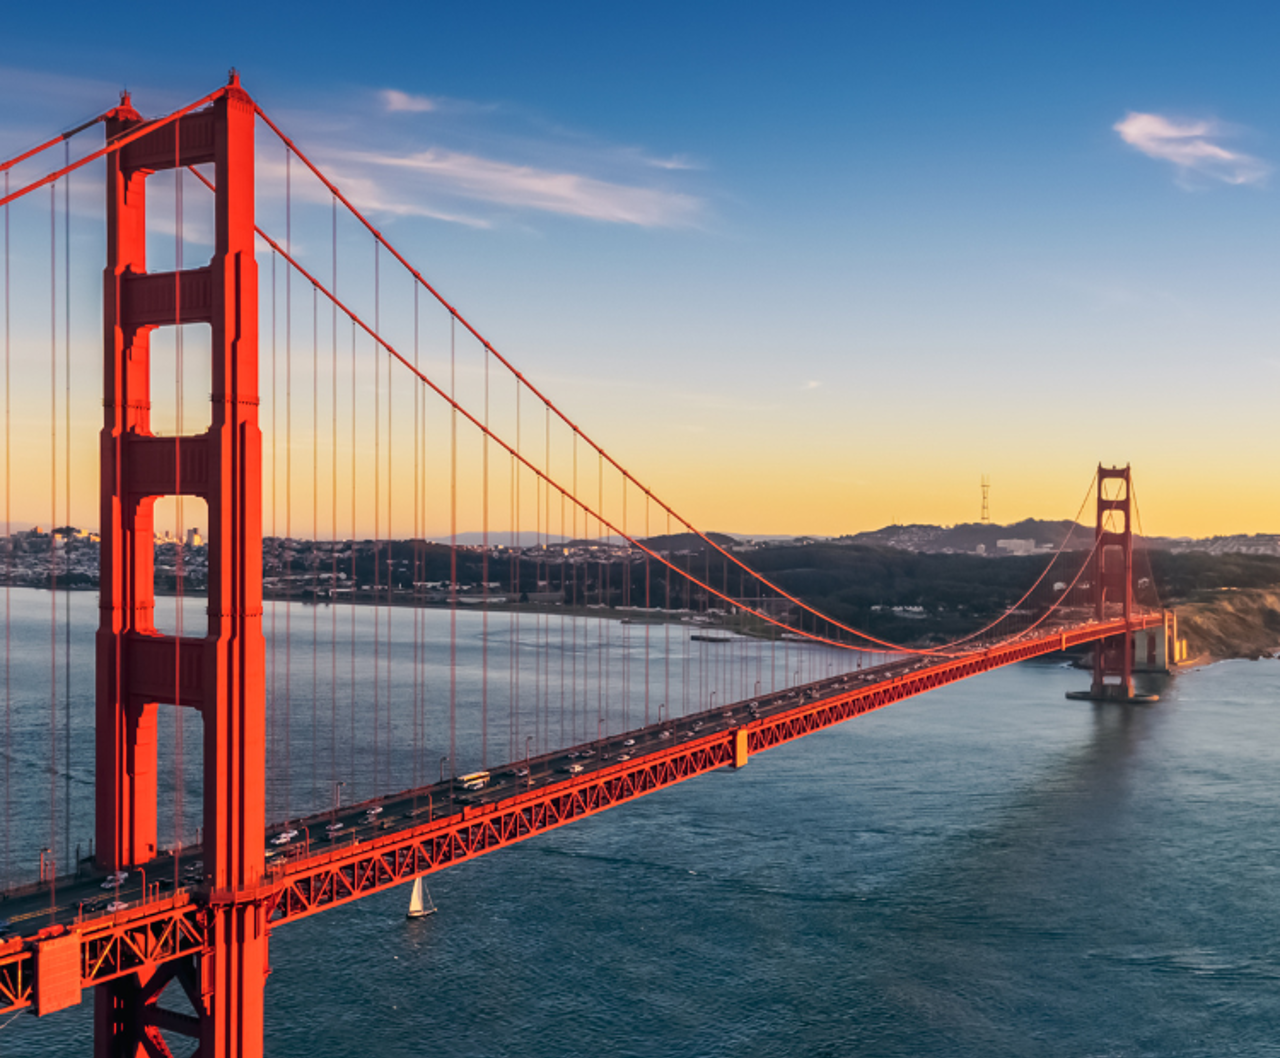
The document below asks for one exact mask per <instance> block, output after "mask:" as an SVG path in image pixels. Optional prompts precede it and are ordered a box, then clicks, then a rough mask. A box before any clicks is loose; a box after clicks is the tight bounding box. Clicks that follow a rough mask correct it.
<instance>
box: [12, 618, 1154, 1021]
mask: <svg viewBox="0 0 1280 1058" xmlns="http://www.w3.org/2000/svg"><path fill="white" fill-rule="evenodd" d="M1161 621H1162V617H1161V615H1160V614H1159V613H1154V614H1143V615H1138V616H1135V617H1134V618H1133V619H1132V620H1131V621H1130V622H1129V623H1128V625H1127V626H1126V623H1125V622H1124V620H1123V619H1116V620H1111V621H1107V622H1102V623H1097V622H1085V623H1080V624H1073V625H1061V626H1057V627H1054V628H1053V629H1051V630H1046V629H1042V630H1039V631H1038V632H1036V633H1033V634H1032V635H1029V636H1026V637H1022V638H1017V639H1013V640H1007V641H1003V642H1001V643H999V644H997V645H995V646H992V647H988V648H985V649H977V650H973V651H970V652H968V653H965V654H962V655H958V656H954V657H920V656H912V657H908V658H903V659H900V660H895V661H891V662H889V663H887V664H884V665H879V666H876V667H874V668H868V669H865V670H861V671H858V672H854V673H848V674H844V675H838V676H833V677H830V678H827V679H822V680H818V681H816V682H813V683H809V684H805V685H803V686H800V687H796V688H791V689H788V690H784V691H779V692H776V693H770V694H764V695H760V696H758V697H755V698H751V699H747V700H744V701H739V702H735V703H732V704H731V705H728V706H724V707H716V708H714V709H709V710H706V711H704V712H701V713H696V714H690V715H688V716H684V717H679V718H671V719H663V720H662V721H661V722H660V723H657V724H651V725H649V726H648V727H645V728H642V729H639V730H636V731H632V732H628V733H624V734H619V735H614V736H609V737H607V738H604V739H601V740H598V741H596V742H591V743H587V744H584V745H581V746H577V747H573V748H571V749H567V750H560V751H556V752H554V753H550V754H546V755H543V756H539V757H533V758H531V759H529V760H528V761H520V762H517V763H515V764H508V765H506V766H504V767H502V768H498V769H494V770H493V771H492V772H491V775H492V778H491V780H490V782H489V783H488V784H487V785H485V786H484V787H483V788H482V789H477V790H472V791H466V790H462V789H460V788H459V787H458V786H457V785H456V783H455V782H454V781H452V780H449V781H445V782H443V783H436V784H433V785H431V786H426V787H422V788H419V789H416V790H409V791H404V792H402V793H399V794H392V795H390V796H387V797H383V798H379V799H377V800H374V801H366V802H362V803H360V804H354V805H348V806H344V807H342V808H340V809H338V810H335V811H330V812H324V813H320V814H317V815H314V816H311V817H308V818H306V819H303V820H300V821H298V822H296V823H293V824H291V825H289V826H288V827H286V826H285V825H283V824H281V825H277V826H274V827H272V828H269V829H268V831H267V834H268V839H271V838H274V837H277V836H278V835H280V834H281V833H282V832H283V831H284V830H286V829H290V830H296V831H297V832H298V834H297V837H295V838H293V839H291V840H290V841H289V842H288V843H287V844H282V845H273V844H269V845H268V846H267V852H268V857H269V858H268V864H267V876H266V878H264V880H263V884H262V885H261V887H260V888H259V889H258V890H257V891H256V892H255V893H253V894H251V895H250V898H251V899H254V900H255V901H257V902H258V903H259V904H260V906H261V909H262V913H263V915H264V917H265V920H266V921H267V922H268V923H269V924H270V926H274V925H277V924H279V923H281V922H285V921H292V920H294V919H297V918H302V917H304V916H306V915H310V914H313V913H315V912H317V911H321V910H324V909H326V908H329V907H335V906H337V905H339V904H343V903H348V902H350V901H352V900H356V899H359V898H361V897H363V896H367V895H369V894H370V893H373V892H378V891H381V890H384V889H388V888H392V887H394V886H397V885H401V884H403V883H405V882H408V881H410V880H412V879H413V878H415V877H418V876H420V875H424V874H428V873H431V872H433V871H436V870H439V869H441V868H443V867H446V866H449V865H450V864H453V863H458V862H461V861H462V860H466V859H472V858H474V857H475V856H479V855H483V854H484V853H486V852H492V851H494V850H495V849H497V848H501V847H503V846H505V845H509V844H512V843H513V842H515V841H519V840H523V839H524V838H527V837H530V836H532V835H534V834H538V833H542V832H544V831H546V830H549V829H552V828H554V827H557V826H562V825H564V824H565V823H569V822H572V821H574V820H576V819H580V818H583V817H584V816H587V815H593V814H595V813H596V812H600V811H603V810H604V809H606V808H610V807H613V806H614V805H617V804H621V803H622V802H624V801H628V800H633V799H634V798H636V797H640V796H643V795H644V794H646V793H651V792H653V791H654V790H658V789H661V788H663V787H666V786H670V785H673V784H674V783H677V782H681V781H683V780H685V779H688V778H692V777H693V776H694V775H699V774H702V773H704V772H707V771H711V770H714V769H715V768H720V767H724V766H738V767H740V766H742V765H743V764H745V763H746V761H747V759H748V758H749V757H750V756H751V755H752V754H754V753H758V752H761V751H762V750H764V749H769V748H771V747H773V746H776V745H780V744H782V743H783V742H787V741H791V740H792V739H795V738H799V737H802V736H803V735H806V734H810V733H812V732H813V731H817V730H821V729H822V728H825V727H829V726H831V725H833V724H836V723H841V722H843V721H844V720H847V719H850V718H851V717H854V716H859V715H862V714H863V713H867V712H870V711H872V710H874V709H879V708H882V707H883V706H886V705H890V704H892V703H893V702H897V701H901V700H903V699H904V698H908V697H912V696H914V695H917V694H921V693H923V692H925V691H928V690H932V689H934V688H935V687H940V686H944V685H946V684H948V683H953V682H956V681H957V680H960V679H965V678H967V677H969V676H973V675H978V674H979V673H982V672H987V671H990V670H991V669H994V668H999V667H1002V666H1004V665H1008V664H1012V663H1014V662H1017V661H1022V660H1025V659H1027V658H1032V657H1038V656H1043V655H1045V654H1049V653H1053V652H1055V651H1058V650H1062V649H1066V648H1067V647H1071V646H1077V645H1081V644H1084V643H1089V642H1093V641H1095V640H1097V639H1102V638H1105V637H1107V636H1110V635H1116V634H1119V633H1122V632H1124V631H1126V630H1127V631H1129V632H1132V631H1136V630H1137V629H1140V628H1147V627H1152V626H1155V625H1158V624H1160V623H1161ZM371 810H372V811H371ZM334 824H341V827H340V828H339V827H334V826H333V825H334ZM201 867H202V864H201V863H200V850H199V849H198V848H194V849H190V850H184V853H183V856H182V859H181V860H180V861H179V866H178V870H177V873H178V877H177V878H175V864H174V859H173V857H172V855H164V856H161V857H158V858H156V859H154V860H152V861H151V862H150V863H147V864H144V865H141V866H140V867H138V868H135V869H132V870H130V871H129V872H128V876H127V878H125V879H123V880H122V881H121V882H120V883H119V884H112V883H111V882H110V881H109V880H108V878H107V876H106V875H105V873H104V872H102V871H100V870H97V869H96V868H94V867H92V866H91V865H90V864H88V863H85V864H82V865H81V872H80V875H79V876H78V877H77V876H67V877H61V878H58V879H57V880H56V882H55V884H54V885H53V886H52V887H50V886H49V885H48V883H45V884H44V885H42V886H28V887H25V890H23V891H17V892H13V893H12V894H11V895H8V896H6V897H5V898H4V900H3V902H0V916H3V922H2V923H0V931H2V932H0V1016H3V1015H4V1014H5V1013H6V1012H7V1011H10V1010H15V1009H19V1008H21V1007H24V1006H28V1005H32V1004H34V1005H35V1006H36V1010H37V1013H41V1014H43V1013H49V1012H51V1011H52V1010H55V1009H61V1007H62V1006H65V1005H68V1002H67V1000H66V999H65V998H64V999H57V998H54V997H53V995H52V992H53V990H52V989H48V990H46V991H47V992H48V993H49V995H47V996H42V994H41V990H40V989H39V987H38V983H37V982H38V979H39V978H40V977H41V976H42V974H41V968H42V962H43V963H47V965H48V968H50V971H51V969H52V967H53V966H54V964H55V961H56V959H65V956H64V955H59V956H56V957H55V954H54V949H55V948H59V949H61V950H62V951H64V952H65V951H67V950H68V949H69V948H70V946H72V945H73V944H78V948H79V971H80V987H81V989H84V988H89V987H91V986H92V985H95V984H100V983H102V982H103V981H107V980H111V979H113V978H115V977H119V976H123V975H125V974H128V973H131V972H133V971H135V970H137V969H139V968H140V967H146V966H154V965H157V964H159V963H162V962H166V961H168V960H171V959H175V958H181V957H183V956H185V955H189V954H192V953H194V952H199V951H201V950H203V948H204V932H205V922H204V916H203V913H202V909H203V908H204V907H206V906H208V905H209V904H217V903H220V902H222V901H224V900H226V899H228V898H229V894H224V893H219V892H210V891H209V889H208V887H207V886H206V885H205V879H204V878H203V875H202V871H201ZM144 885H145V887H146V894H145V899H144V893H143V887H144ZM6 937H7V938H8V939H4V938H6ZM73 937H74V938H75V941H74V942H73V941H72V940H71V938H73ZM46 952H47V953H48V955H47V957H46V958H43V959H42V955H44V953H46ZM73 1001H74V1000H73Z"/></svg>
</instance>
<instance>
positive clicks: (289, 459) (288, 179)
mask: <svg viewBox="0 0 1280 1058" xmlns="http://www.w3.org/2000/svg"><path fill="white" fill-rule="evenodd" d="M292 157H293V155H292V152H290V151H285V155H284V179H285V191H284V217H285V221H284V223H285V247H286V248H287V250H288V253H289V256H290V257H292V256H293V175H292V172H293V171H292V169H291V168H290V166H291V164H292V161H291V160H292ZM284 536H285V539H284V547H283V549H282V552H281V553H282V556H283V565H284V569H283V575H284V774H283V776H282V778H283V780H284V816H285V818H286V819H288V818H289V806H290V804H291V803H292V797H291V795H292V793H293V766H292V762H293V737H292V735H293V733H292V730H291V729H292V723H291V721H292V715H291V714H292V711H293V710H292V705H293V700H292V699H293V695H292V690H293V686H292V677H293V269H292V268H286V269H285V273H284Z"/></svg>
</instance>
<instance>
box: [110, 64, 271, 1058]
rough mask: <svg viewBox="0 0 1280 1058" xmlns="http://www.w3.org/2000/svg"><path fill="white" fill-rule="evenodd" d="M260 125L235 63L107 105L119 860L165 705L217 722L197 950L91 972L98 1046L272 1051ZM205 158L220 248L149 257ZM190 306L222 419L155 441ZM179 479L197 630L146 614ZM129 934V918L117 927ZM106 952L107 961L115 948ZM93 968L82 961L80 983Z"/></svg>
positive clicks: (113, 824) (115, 854)
mask: <svg viewBox="0 0 1280 1058" xmlns="http://www.w3.org/2000/svg"><path fill="white" fill-rule="evenodd" d="M254 124H255V115H254V105H253V101H252V99H250V98H249V96H248V95H247V94H246V93H245V92H244V91H242V90H241V89H240V88H239V86H238V84H237V83H236V82H235V80H234V79H233V81H232V84H231V86H230V87H228V88H226V89H223V90H222V91H221V92H219V93H218V94H217V97H216V98H215V99H214V101H213V103H212V105H211V106H210V107H208V108H207V109H205V110H198V111H194V112H191V113H185V114H184V115H183V116H180V117H178V118H177V119H176V120H170V121H166V122H162V123H156V124H155V125H154V127H152V128H151V129H150V131H148V130H147V126H146V123H144V122H143V121H142V118H141V117H140V116H139V115H138V113H137V112H136V111H134V110H133V109H132V108H128V107H123V106H122V107H120V108H117V110H115V111H113V112H112V113H111V115H110V116H109V117H108V119H107V129H108V136H109V137H112V138H114V139H115V140H116V142H118V143H123V144H125V146H123V147H122V148H121V149H118V150H115V151H114V152H112V153H110V154H109V155H108V162H107V166H108V171H107V231H108V251H107V252H108V259H107V272H106V295H105V336H106V342H105V352H106V357H105V359H106V372H105V400H104V407H105V412H104V425H103V431H102V515H101V517H102V520H101V527H102V565H101V570H102V572H101V578H102V579H101V589H100V591H101V621H100V626H99V632H98V646H97V652H98V655H97V660H98V677H97V679H98V684H97V688H98V690H97V695H98V705H97V710H98V713H97V768H98V771H97V840H98V855H99V859H100V862H101V865H102V866H104V867H106V868H107V869H109V870H115V869H119V868H121V867H125V866H129V865H133V864H141V863H145V862H147V861H149V860H151V859H152V858H153V857H154V856H155V854H156V810H157V805H156V715H157V709H158V708H159V706H160V705H161V704H170V705H182V706H189V707H194V708H196V709H198V710H199V711H200V713H201V716H202V719H203V721H204V825H203V831H204V849H203V856H204V868H205V884H206V885H207V887H208V889H209V891H210V893H211V896H210V899H209V902H208V906H207V909H206V910H205V912H203V914H202V916H201V919H200V937H201V944H200V947H199V956H198V958H193V960H192V963H191V966H190V967H189V969H186V970H183V971H182V974H181V975H180V979H179V978H175V977H174V975H172V974H169V975H168V976H166V975H163V974H161V975H159V976H157V974H156V972H154V965H153V963H154V959H152V958H150V957H149V956H147V955H146V951H147V950H150V946H152V945H153V942H154V944H156V945H159V947H157V948H156V949H155V950H158V951H168V950H169V949H166V948H165V947H164V944H163V940H162V938H153V937H148V940H147V945H148V948H146V949H144V951H143V958H142V961H141V962H139V963H138V965H137V966H136V967H135V968H134V969H132V970H130V971H125V972H122V973H121V974H118V975H116V976H115V977H114V978H113V979H111V980H110V981H109V982H108V983H106V984H103V985H102V986H101V987H99V988H98V991H97V997H96V1001H95V1041H96V1044H95V1045H96V1049H97V1053H98V1054H99V1055H100V1056H101V1058H106V1056H108V1055H111V1056H118V1055H129V1056H130V1058H132V1056H134V1055H137V1054H142V1053H155V1052H156V1049H157V1048H158V1047H159V1046H160V1044H159V1043H157V1042H156V1041H157V1038H158V1037H157V1033H158V1032H159V1030H160V1029H161V1028H167V1029H170V1030H172V1031H175V1032H180V1033H186V1034H188V1035H192V1034H195V1035H198V1037H199V1039H200V1045H201V1050H200V1053H201V1055H202V1056H203V1058H254V1056H258V1055H261V1054H262V1015H263V984H264V981H265V977H266V973H267V931H266V927H265V920H264V918H263V915H262V910H261V900H260V889H261V882H262V873H263V866H264V853H263V847H264V817H265V811H266V801H265V795H266V748H265V746H266V743H265V719H264V717H265V708H264V694H265V692H264V671H265V663H264V653H265V644H264V641H263V636H262V440H261V431H260V429H259V426H258V382H257V379H258V306H257V292H258V281H257V263H256V261H255V258H254ZM139 130H141V131H142V134H141V135H139V134H138V132H139ZM207 162H212V163H213V165H214V170H215V184H216V188H217V190H216V192H215V205H214V216H215V246H214V254H213V259H212V261H211V262H210V263H209V265H208V266H207V267H204V268H194V269H189V270H186V271H183V272H181V273H168V274H149V273H147V272H146V180H147V177H149V176H150V175H151V174H152V173H154V172H156V171H157V170H160V169H174V168H180V167H181V168H185V167H187V166H190V165H195V164H199V163H207ZM180 323H182V324H186V323H205V324H207V325H208V326H209V328H210V331H211V349H212V356H211V361H212V375H213V377H212V379H211V384H210V390H211V394H212V421H211V424H210V426H209V429H208V430H207V431H206V432H205V433H203V434H201V435H198V436H189V437H181V438H165V439H158V438H155V437H153V436H152V434H151V429H150V405H151V395H150V385H151V378H150V376H151V365H150V342H149V337H150V332H151V331H152V330H153V329H155V328H156V327H160V326H175V325H178V324H180ZM178 493H183V494H189V495H198V496H202V497H203V498H204V499H205V501H206V502H207V504H208V508H209V533H208V555H209V604H208V615H209V617H208V620H209V624H208V630H207V635H205V636H204V637H203V638H198V637H188V638H184V639H182V640H178V639H176V638H175V637H171V636H162V635H160V634H158V633H157V632H156V629H155V626H154V623H153V620H152V615H153V611H154V607H155V602H154V596H153V586H152V579H153V568H152V547H153V538H154V537H153V521H152V510H153V507H154V504H155V501H156V499H157V498H159V497H160V496H164V495H174V494H178ZM175 699H177V700H176V701H175ZM126 942H127V935H126V936H124V937H122V938H120V940H119V942H118V944H125V943H126ZM87 943H88V942H87V941H86V945H87ZM86 950H87V948H86ZM130 950H136V949H130ZM173 954H181V955H182V956H183V957H186V956H187V955H190V954H192V949H189V948H187V947H183V948H181V950H180V952H177V951H175V952H174V953H173ZM103 958H104V959H106V960H107V961H108V962H110V961H111V960H110V958H109V953H107V954H104V955H103ZM174 979H178V980H179V983H180V984H181V985H182V987H184V988H185V989H186V990H187V992H188V994H189V995H190V996H192V999H193V1004H194V1005H195V1008H196V1010H197V1011H198V1012H199V1024H198V1026H196V1027H195V1030H193V1027H192V1025H191V1024H190V1023H189V1021H190V1019H187V1020H183V1019H181V1018H180V1017H178V1016H177V1015H173V1014H171V1013H169V1012H166V1011H164V1010H163V1008H161V1007H159V1006H157V1004H156V1000H157V999H158V998H159V996H160V993H161V992H162V991H163V990H164V988H165V987H166V986H167V985H168V984H169V983H170V981H171V980H174ZM99 980H101V978H99V977H97V976H95V975H94V974H91V973H86V974H85V982H86V983H97V982H98V981H99ZM162 1053H163V1052H162Z"/></svg>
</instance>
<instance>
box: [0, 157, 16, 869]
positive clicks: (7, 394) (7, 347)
mask: <svg viewBox="0 0 1280 1058" xmlns="http://www.w3.org/2000/svg"><path fill="white" fill-rule="evenodd" d="M4 193H5V197H6V198H7V197H8V195H9V171H8V170H7V169H6V170H5V173H4ZM9 306H10V283H9V206H8V204H6V205H5V207H4V538H5V543H6V544H8V550H6V551H5V570H4V573H5V576H4V864H3V871H0V881H3V882H4V884H5V886H6V887H7V886H8V884H9V879H10V874H11V871H12V862H11V860H12V844H11V839H12V827H13V822H12V820H13V800H12V796H11V794H12V788H11V787H10V785H9V780H10V762H11V761H12V759H13V677H12V674H11V673H12V670H11V668H10V663H11V661H12V659H13V633H12V624H13V599H12V593H11V588H10V585H11V584H12V583H13V521H12V506H11V501H12V499H13V490H12V487H11V478H10V475H11V472H12V470H13V443H12V442H13V438H12V427H11V422H12V419H11V412H12V407H13V401H12V399H11V397H12V392H11V390H10V381H11V375H10V370H9V366H10V362H11V352H12V345H11V340H10V317H9V313H10V307H9Z"/></svg>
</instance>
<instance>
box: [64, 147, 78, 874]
mask: <svg viewBox="0 0 1280 1058" xmlns="http://www.w3.org/2000/svg"><path fill="white" fill-rule="evenodd" d="M66 165H67V166H70V165H71V140H70V139H68V140H67V141H66ZM62 305H63V310H62V312H63V323H62V351H63V370H62V376H63V378H62V381H63V386H64V387H65V388H64V392H63V397H62V407H63V411H64V412H65V413H66V419H65V422H64V423H63V451H62V459H63V473H62V485H63V490H64V493H65V502H64V503H63V511H64V514H65V519H64V521H63V525H67V526H70V525H71V174H70V173H68V174H67V175H66V176H65V177H64V178H63V181H62ZM69 572H70V571H68V574H69ZM62 749H63V776H62V783H63V790H62V801H63V811H64V819H65V824H64V827H63V832H62V834H63V842H64V844H63V857H62V862H63V864H64V865H65V867H64V869H66V868H71V869H75V867H76V866H77V865H76V864H73V863H72V862H71V577H70V575H68V576H67V578H66V581H65V586H64V591H63V598H62Z"/></svg>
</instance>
